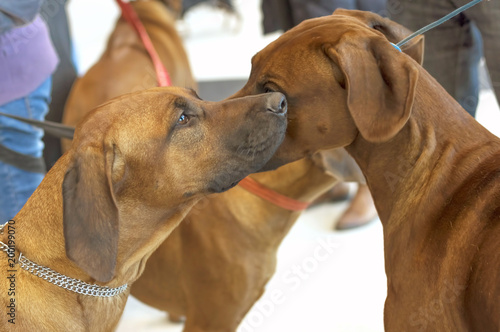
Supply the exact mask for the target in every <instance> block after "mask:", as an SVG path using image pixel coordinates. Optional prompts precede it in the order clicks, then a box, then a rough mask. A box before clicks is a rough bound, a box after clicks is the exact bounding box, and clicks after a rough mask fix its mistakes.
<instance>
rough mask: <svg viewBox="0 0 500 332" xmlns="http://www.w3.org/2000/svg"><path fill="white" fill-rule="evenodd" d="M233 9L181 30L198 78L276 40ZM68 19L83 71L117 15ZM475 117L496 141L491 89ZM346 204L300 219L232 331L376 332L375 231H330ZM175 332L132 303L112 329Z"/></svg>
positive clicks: (239, 66) (82, 13) (254, 17)
mask: <svg viewBox="0 0 500 332" xmlns="http://www.w3.org/2000/svg"><path fill="white" fill-rule="evenodd" d="M236 4H237V5H238V7H239V8H240V12H241V13H243V20H242V22H240V24H239V26H238V23H237V22H236V20H235V19H234V18H231V17H227V16H224V15H222V14H220V13H214V12H211V11H209V10H205V9H203V8H201V9H198V10H197V11H196V12H194V13H193V14H191V15H190V16H188V17H187V19H186V22H185V23H184V24H182V25H180V28H181V29H182V31H184V35H185V42H186V47H187V50H188V53H189V56H190V60H191V62H192V66H193V70H194V73H195V76H196V77H197V79H198V80H216V79H227V78H246V77H248V74H249V72H250V59H251V57H252V55H253V54H254V53H255V52H257V51H258V50H260V49H261V48H263V47H264V46H265V45H266V44H267V43H269V42H270V41H272V40H273V39H274V38H276V37H277V36H278V34H273V35H271V36H266V37H265V38H264V37H263V36H262V35H261V32H260V31H261V29H260V13H259V1H258V0H237V1H236ZM70 15H71V22H72V27H73V35H74V40H75V45H76V48H77V53H78V59H79V63H80V72H81V73H84V72H85V71H86V70H87V69H88V67H89V66H90V65H91V64H92V63H94V62H95V61H96V59H97V58H98V56H99V54H100V53H101V52H102V49H103V47H104V45H105V41H106V38H107V36H108V34H109V32H110V30H111V29H112V26H113V25H114V21H115V18H116V17H117V15H118V11H117V10H116V6H115V5H114V2H113V1H111V0H108V1H102V0H86V1H71V2H70ZM90 21H91V24H89V22H90ZM477 119H478V121H480V122H481V123H483V124H484V125H485V126H486V127H487V128H488V129H489V130H490V131H492V132H493V133H495V134H496V135H497V136H499V135H500V110H499V109H498V106H497V104H496V101H495V97H494V95H493V94H492V93H491V91H483V92H482V93H481V100H480V106H479V110H478V115H477ZM345 206H346V204H345V203H341V204H335V205H325V206H320V207H317V208H314V209H312V210H310V211H307V212H305V213H304V214H303V216H302V217H301V218H300V219H299V221H298V222H297V224H296V225H295V227H294V228H293V229H292V231H291V232H290V234H289V236H288V237H287V238H286V239H285V241H284V242H283V244H282V246H281V249H280V251H279V260H278V261H279V265H278V270H277V273H276V275H275V277H274V278H273V279H272V280H271V281H270V283H269V284H268V287H267V291H266V293H265V294H264V296H263V298H262V299H261V300H260V301H259V302H258V303H257V304H256V305H255V306H254V307H253V309H252V311H251V312H250V313H249V314H248V315H247V317H246V319H245V320H244V322H243V324H242V325H241V326H240V329H239V332H276V331H289V332H303V331H307V332H309V331H314V332H327V331H340V332H349V331H353V332H354V331H356V332H368V331H370V332H372V331H373V332H374V331H382V330H383V324H382V311H383V303H384V298H385V294H386V285H385V282H386V280H385V275H384V266H383V265H384V263H383V243H382V227H381V224H380V222H379V221H375V222H373V223H371V224H370V225H368V226H367V227H364V228H361V229H358V230H352V231H346V232H334V231H332V225H333V224H334V221H335V219H336V217H338V216H339V214H340V213H341V212H342V210H343V209H344V208H345ZM324 243H329V255H328V257H327V258H326V259H324V260H321V261H319V260H318V258H317V257H315V256H314V250H315V248H317V247H318V246H322V245H323V246H324V245H325V244H324ZM297 268H300V269H301V271H302V273H300V272H297ZM276 291H279V292H281V293H282V294H283V296H282V301H280V302H279V303H274V302H273V301H272V300H271V297H270V296H269V294H271V292H276ZM181 330H182V325H178V324H170V323H168V322H167V320H166V316H165V314H164V313H162V312H159V311H157V310H155V309H153V308H150V307H147V306H145V305H143V304H141V303H140V302H138V301H137V300H135V299H134V298H132V297H131V298H130V299H129V302H128V304H127V307H126V308H125V312H124V315H123V317H122V320H121V322H120V325H119V327H118V330H117V331H119V332H129V331H130V332H141V331H148V332H149V331H151V332H152V331H166V332H178V331H181Z"/></svg>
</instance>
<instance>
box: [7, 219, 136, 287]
mask: <svg viewBox="0 0 500 332" xmlns="http://www.w3.org/2000/svg"><path fill="white" fill-rule="evenodd" d="M5 225H6V224H4V225H1V226H0V234H3V228H4V227H5ZM0 250H1V251H5V252H6V253H9V251H11V250H14V249H13V248H10V247H9V246H8V245H6V244H5V243H3V242H2V241H0ZM18 263H19V266H20V267H21V268H22V269H23V270H26V271H28V272H29V273H31V274H33V275H35V276H37V277H40V278H42V279H44V280H47V281H48V282H50V283H52V284H54V285H56V286H59V287H62V288H64V289H67V290H69V291H72V292H75V293H78V294H82V295H90V296H96V297H113V296H116V295H118V294H121V293H123V292H124V291H125V290H126V289H127V284H125V285H122V286H120V287H116V288H110V287H106V286H99V285H93V284H89V283H86V282H84V281H81V280H78V279H73V278H70V277H67V276H65V275H64V274H60V273H58V272H56V271H54V270H52V269H50V268H48V267H45V266H41V265H38V264H36V263H34V262H32V261H30V260H29V259H27V258H26V257H24V256H23V254H22V253H21V252H20V253H19V259H18Z"/></svg>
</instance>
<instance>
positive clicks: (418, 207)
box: [346, 70, 500, 231]
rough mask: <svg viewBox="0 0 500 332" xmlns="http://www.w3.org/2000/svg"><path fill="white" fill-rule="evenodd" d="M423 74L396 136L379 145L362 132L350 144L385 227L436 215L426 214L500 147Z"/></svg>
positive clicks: (350, 150) (435, 83)
mask: <svg viewBox="0 0 500 332" xmlns="http://www.w3.org/2000/svg"><path fill="white" fill-rule="evenodd" d="M419 75H420V76H419V77H420V78H419V81H418V85H417V92H416V97H415V101H414V105H413V109H412V114H411V116H410V119H409V121H408V123H407V124H406V125H405V127H404V128H403V129H402V130H401V131H400V132H399V133H398V134H397V135H396V136H395V137H394V138H392V139H391V140H389V141H388V142H385V143H379V144H374V143H370V142H367V141H366V140H364V139H363V138H362V137H361V136H360V135H359V136H358V138H357V139H356V140H355V141H354V142H353V143H352V144H351V145H349V146H348V147H346V150H347V151H348V152H349V153H350V154H351V155H352V156H353V157H354V159H355V160H356V161H357V162H358V164H359V166H360V167H361V169H362V170H363V173H364V174H365V176H366V179H367V184H368V185H369V187H370V190H371V191H372V194H373V197H374V200H375V205H376V207H377V210H378V213H379V216H380V219H381V221H382V223H383V224H384V231H390V230H391V229H392V228H397V227H399V226H401V223H408V222H410V221H409V220H401V219H398V218H397V216H398V215H404V216H414V217H415V218H414V220H411V221H412V222H426V220H432V218H428V216H426V212H429V211H433V210H434V211H435V210H436V209H433V208H432V207H431V206H445V205H446V202H444V201H443V200H445V199H447V198H449V197H451V196H452V193H453V192H455V191H456V190H457V186H458V185H460V184H461V183H463V181H464V180H465V179H466V178H468V177H470V176H471V174H473V173H474V172H476V171H477V167H478V165H479V164H481V162H482V161H485V160H486V159H488V158H489V157H490V156H491V150H492V149H491V146H492V145H495V146H497V149H496V151H497V152H498V151H499V148H500V146H499V142H498V139H497V138H496V137H495V136H494V135H492V134H491V133H489V132H488V131H487V130H485V129H484V128H483V127H482V126H481V125H480V124H479V123H477V122H476V121H475V120H474V119H473V118H472V117H471V116H469V115H468V114H467V113H466V112H465V110H463V108H462V107H461V106H460V105H459V104H458V103H457V102H456V101H455V100H454V99H453V98H452V97H451V96H450V95H449V94H447V93H446V92H445V91H444V89H443V88H442V87H441V86H440V85H439V84H438V83H437V82H436V81H435V80H434V79H433V78H432V77H431V76H430V75H429V74H428V73H427V72H426V71H424V70H420V74H419ZM488 150H489V151H488ZM471 152H474V153H471ZM481 152H484V153H481ZM471 165H473V166H471ZM474 165H475V166H474ZM451 174H453V177H451V176H450V175H451ZM416 192H418V193H419V194H417V195H415V193H416ZM415 211H418V216H417V213H416V212H415Z"/></svg>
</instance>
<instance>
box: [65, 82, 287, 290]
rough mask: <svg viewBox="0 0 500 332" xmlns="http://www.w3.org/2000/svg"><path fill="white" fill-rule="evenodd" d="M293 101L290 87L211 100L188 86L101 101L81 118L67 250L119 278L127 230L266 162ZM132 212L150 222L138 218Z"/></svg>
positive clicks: (105, 277) (68, 180)
mask: <svg viewBox="0 0 500 332" xmlns="http://www.w3.org/2000/svg"><path fill="white" fill-rule="evenodd" d="M286 109H287V105H286V101H285V98H284V96H283V95H282V94H281V93H273V94H262V95H257V96H249V97H244V98H239V99H233V100H227V101H223V102H206V101H202V100H200V99H199V98H198V97H197V96H196V94H195V93H194V92H192V91H190V90H184V89H180V88H155V89H150V90H145V91H141V92H137V93H133V94H129V95H124V96H122V97H119V98H117V99H114V100H112V101H110V102H108V103H106V104H104V105H101V106H100V107H99V108H97V109H96V110H94V111H93V112H91V113H90V114H89V115H88V116H87V117H86V118H85V119H84V120H83V121H82V122H81V123H80V124H79V126H78V127H77V129H76V132H75V137H74V140H73V144H72V146H71V149H70V150H69V151H68V157H70V158H71V161H70V162H69V167H68V170H67V172H66V175H65V177H64V181H63V220H64V236H65V244H66V253H67V256H68V257H69V258H70V259H72V260H73V261H74V262H75V263H77V264H78V265H79V266H80V267H81V268H82V269H83V270H85V271H86V272H87V273H88V274H89V275H90V276H92V277H93V278H94V279H96V280H98V281H109V280H110V279H111V278H112V277H113V275H114V268H115V264H116V259H117V251H118V238H119V233H122V232H124V231H127V230H131V229H135V228H134V227H137V228H136V230H137V231H138V232H140V230H141V229H145V228H153V231H154V230H155V227H154V226H157V225H155V224H154V222H155V220H156V221H157V222H158V223H163V222H164V221H165V220H168V219H169V217H170V216H172V215H173V214H179V213H180V212H179V209H180V210H181V212H182V211H184V210H187V209H188V208H189V207H190V206H191V205H192V204H194V203H195V202H196V201H197V199H199V198H201V196H202V195H205V194H208V193H213V192H221V191H224V190H227V189H229V188H231V187H232V186H234V185H235V184H237V182H239V181H240V180H241V179H243V178H244V177H245V176H247V175H248V174H250V173H253V172H255V171H257V170H258V169H260V168H261V167H262V166H263V165H264V164H265V163H266V162H267V161H268V160H269V158H271V156H272V154H273V153H274V152H275V150H276V149H277V147H278V146H279V144H280V143H281V142H282V139H283V137H284V133H285V130H286ZM186 212H187V211H186ZM127 216H135V217H138V216H141V218H140V219H141V220H147V221H148V225H147V227H144V225H135V226H134V225H131V224H130V225H129V224H127V222H130V223H132V222H133V221H130V220H128V219H130V218H131V217H127ZM127 218H128V219H127ZM135 223H140V221H139V220H135ZM162 225H163V224H162ZM175 226H176V225H173V226H172V227H170V231H171V229H173V227H175ZM141 227H142V228H141ZM156 229H158V228H156ZM144 232H145V233H147V232H148V230H144ZM136 236H138V235H137V234H136Z"/></svg>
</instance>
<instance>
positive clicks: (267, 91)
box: [264, 86, 276, 93]
mask: <svg viewBox="0 0 500 332" xmlns="http://www.w3.org/2000/svg"><path fill="white" fill-rule="evenodd" d="M271 92H276V91H274V90H273V89H271V88H270V87H268V86H265V87H264V93H271Z"/></svg>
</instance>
